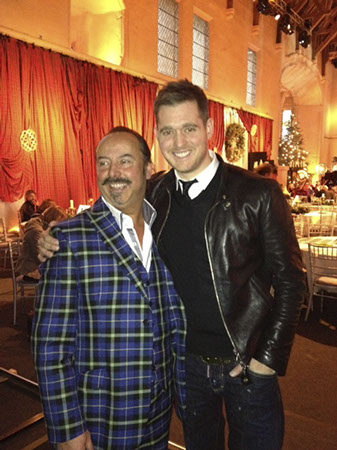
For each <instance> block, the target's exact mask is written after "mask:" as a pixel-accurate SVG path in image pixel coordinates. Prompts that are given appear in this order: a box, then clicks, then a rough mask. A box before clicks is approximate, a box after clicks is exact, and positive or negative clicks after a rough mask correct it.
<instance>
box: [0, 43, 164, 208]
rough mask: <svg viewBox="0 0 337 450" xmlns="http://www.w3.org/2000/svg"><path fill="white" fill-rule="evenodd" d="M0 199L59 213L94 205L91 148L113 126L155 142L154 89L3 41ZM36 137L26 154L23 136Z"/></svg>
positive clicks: (95, 193)
mask: <svg viewBox="0 0 337 450" xmlns="http://www.w3.org/2000/svg"><path fill="white" fill-rule="evenodd" d="M0 83H1V99H0V200H2V201H5V202H14V201H16V200H18V199H20V198H21V197H22V196H23V195H24V192H25V191H26V190H27V189H34V190H36V192H37V194H38V198H39V200H40V201H42V200H43V199H45V198H53V199H54V200H56V201H57V203H58V204H60V205H61V206H64V207H68V206H69V200H70V199H73V200H74V201H75V204H76V205H78V204H81V203H82V204H83V203H87V201H88V199H89V198H94V199H95V198H97V196H98V190H97V183H96V167H95V148H96V146H97V144H98V142H99V140H100V139H101V138H102V137H103V136H104V135H105V134H106V133H107V132H108V131H109V130H110V129H111V128H112V127H113V126H114V125H126V126H129V127H131V128H134V129H136V130H137V131H139V133H141V134H142V135H143V136H144V137H145V138H146V139H147V141H148V143H149V146H150V147H151V146H152V143H153V127H154V117H153V102H154V99H155V95H156V92H157V88H158V86H157V85H156V84H155V83H150V82H147V81H146V80H141V79H139V78H136V77H133V76H131V75H125V74H121V73H119V72H115V71H113V70H111V69H107V68H104V67H98V66H95V65H94V64H90V63H87V62H83V61H78V60H75V59H73V58H70V57H67V56H63V55H61V54H59V53H55V52H51V51H49V50H45V49H42V48H40V47H35V46H34V45H30V44H26V43H24V42H21V41H17V40H16V39H12V38H9V37H6V36H2V35H0ZM26 129H30V130H33V131H34V132H35V133H36V136H37V149H36V150H35V151H33V152H29V153H27V152H26V151H24V150H23V149H22V148H21V144H20V135H21V133H22V131H23V130H26Z"/></svg>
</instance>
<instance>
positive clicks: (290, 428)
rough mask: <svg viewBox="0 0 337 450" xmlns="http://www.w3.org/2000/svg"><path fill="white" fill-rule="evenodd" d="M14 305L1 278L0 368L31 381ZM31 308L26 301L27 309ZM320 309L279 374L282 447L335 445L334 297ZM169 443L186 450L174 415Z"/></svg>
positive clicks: (22, 324) (299, 449)
mask: <svg viewBox="0 0 337 450" xmlns="http://www.w3.org/2000/svg"><path fill="white" fill-rule="evenodd" d="M0 275H1V274H0ZM12 306H13V305H12V296H11V280H10V279H8V278H1V277H0V366H2V367H4V368H5V369H10V368H14V369H16V370H17V371H18V373H19V374H20V375H22V376H24V377H27V378H29V379H33V380H34V379H35V373H34V368H33V364H32V358H31V354H30V345H29V341H28V339H27V332H28V328H29V321H28V322H27V315H26V313H25V312H24V311H23V309H22V307H21V306H22V305H19V308H18V324H17V326H16V327H13V325H12ZM29 308H30V306H29V305H28V306H27V305H26V311H27V309H29ZM318 311H319V308H318V307H317V305H315V311H314V313H312V314H311V315H310V317H309V321H308V322H307V323H305V322H304V321H303V318H302V320H301V322H300V325H299V329H298V333H297V335H296V339H295V344H294V347H293V351H292V355H291V359H290V363H289V367H288V372H287V375H286V377H282V378H280V385H281V390H282V394H283V402H284V407H285V414H286V435H285V443H284V450H336V448H337V444H336V443H337V331H336V325H337V301H336V302H334V303H333V304H332V303H331V304H328V305H326V309H325V311H324V312H323V315H322V316H321V323H320V317H319V314H318ZM27 324H28V325H27ZM0 403H1V401H0ZM2 417H3V416H2ZM28 435H29V433H28ZM30 437H31V439H30V442H33V441H35V442H36V446H35V447H27V448H38V449H40V450H42V449H48V448H49V445H48V444H45V443H43V442H40V443H39V442H38V439H43V436H36V435H34V434H33V430H32V432H31V436H30ZM170 441H171V442H172V443H173V444H175V445H170V446H169V448H170V449H172V450H175V449H180V448H184V440H183V433H182V428H181V424H180V422H179V421H178V419H177V418H176V417H175V416H174V417H173V420H172V425H171V432H170ZM25 446H27V443H25V444H24V445H23V444H22V441H20V439H19V440H18V441H17V443H16V442H12V443H11V445H10V446H9V447H8V446H7V447H6V446H4V445H3V443H1V442H0V448H1V449H6V448H8V449H9V450H19V449H22V448H25Z"/></svg>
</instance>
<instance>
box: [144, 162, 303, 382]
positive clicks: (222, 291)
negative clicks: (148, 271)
mask: <svg viewBox="0 0 337 450" xmlns="http://www.w3.org/2000/svg"><path fill="white" fill-rule="evenodd" d="M219 160H220V164H221V166H222V168H221V169H222V175H221V182H220V186H219V189H218V195H217V200H216V202H215V203H214V205H213V206H212V207H211V208H210V210H209V212H208V215H207V218H206V221H205V238H206V243H207V251H208V257H209V263H210V267H211V273H212V277H213V283H214V288H215V293H216V297H217V301H218V305H219V312H220V315H221V317H222V321H223V324H224V327H225V328H226V330H227V332H228V334H229V336H230V339H231V341H232V344H233V348H234V352H235V354H236V356H237V360H238V361H239V362H240V363H241V364H243V365H244V366H245V365H246V364H247V363H248V362H249V360H250V359H251V357H254V358H255V359H257V360H258V361H260V362H261V363H263V364H266V365H267V366H269V367H271V368H273V369H274V370H275V371H276V372H277V373H278V374H279V375H284V374H285V372H286V367H287V363H288V359H289V355H290V350H291V346H292V344H293V340H294V336H295V331H296V327H297V323H298V319H299V314H300V309H301V304H302V300H303V293H304V272H303V267H302V260H301V253H300V250H299V246H298V243H297V239H296V235H295V231H294V226H293V220H292V217H291V214H290V210H289V206H288V204H287V202H286V200H285V197H284V195H283V193H282V191H281V189H280V187H279V185H278V183H277V182H275V181H274V180H271V179H267V178H262V177H260V176H257V175H255V174H253V173H252V172H249V171H247V170H244V169H240V168H238V167H235V166H232V165H229V164H226V163H224V162H223V160H222V159H221V158H219ZM175 188H176V184H175V175H174V172H173V170H171V171H170V172H169V173H168V174H167V175H166V176H165V177H161V178H160V179H159V181H157V183H154V185H153V186H152V188H151V192H150V195H149V200H150V201H151V203H152V204H153V206H154V207H155V209H156V211H157V218H156V220H155V222H154V224H153V227H152V231H153V234H154V237H155V239H156V241H157V242H159V241H160V235H161V231H162V229H163V227H164V225H165V222H166V218H167V215H168V213H169V210H170V204H171V192H172V190H173V189H175Z"/></svg>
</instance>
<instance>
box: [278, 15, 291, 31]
mask: <svg viewBox="0 0 337 450" xmlns="http://www.w3.org/2000/svg"><path fill="white" fill-rule="evenodd" d="M279 24H280V28H281V30H282V31H283V33H286V34H293V32H294V27H293V25H292V23H291V20H290V15H289V14H288V13H287V14H284V15H283V16H282V17H281V18H280V20H279Z"/></svg>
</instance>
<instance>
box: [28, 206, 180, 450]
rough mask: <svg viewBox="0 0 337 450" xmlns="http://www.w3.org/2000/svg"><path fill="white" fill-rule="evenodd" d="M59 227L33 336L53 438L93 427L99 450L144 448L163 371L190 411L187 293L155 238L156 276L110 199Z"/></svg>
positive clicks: (45, 268)
mask: <svg viewBox="0 0 337 450" xmlns="http://www.w3.org/2000/svg"><path fill="white" fill-rule="evenodd" d="M53 232H54V234H55V236H56V237H57V238H58V239H59V242H60V250H59V251H58V252H57V254H56V256H55V257H54V258H52V259H50V260H49V261H47V262H46V263H45V264H43V265H42V266H41V272H42V274H41V275H42V276H41V281H40V284H39V295H38V301H37V305H36V313H35V317H34V323H33V335H32V344H33V353H34V359H35V366H36V370H37V375H38V381H39V387H40V392H41V398H42V403H43V407H44V412H45V416H46V422H47V427H48V433H49V439H50V442H53V443H55V442H63V441H67V440H70V439H73V438H74V437H76V436H78V435H80V434H81V433H83V432H84V431H85V430H86V429H89V430H90V432H91V434H92V439H93V442H94V446H95V449H104V450H106V449H110V448H111V449H135V448H137V446H138V444H139V443H140V441H141V440H142V436H143V433H144V426H145V425H146V422H147V418H148V414H149V410H150V405H151V389H152V388H153V382H154V375H155V376H156V378H155V380H156V383H157V384H158V385H159V386H160V387H161V389H164V390H167V389H168V393H167V395H170V393H169V391H170V389H169V386H170V384H171V383H173V385H174V387H175V392H176V395H177V397H178V400H179V404H180V405H181V406H182V410H183V409H184V405H185V385H184V383H185V380H184V376H185V375H184V374H185V371H184V352H185V329H186V323H185V316H184V312H183V307H182V303H181V300H180V299H179V297H178V295H177V294H176V291H175V289H174V286H173V282H172V278H171V275H170V273H169V272H168V270H167V269H166V267H165V266H164V264H163V262H162V261H161V259H160V257H159V254H158V250H157V248H156V245H155V244H154V245H153V254H152V264H151V270H150V272H149V274H147V272H146V271H145V270H143V269H144V268H143V266H142V264H141V263H140V261H139V260H138V258H137V257H136V256H135V255H134V253H133V252H132V250H131V249H130V247H129V246H128V244H127V243H126V241H125V239H124V238H123V235H122V233H121V231H120V228H119V227H118V225H117V223H116V221H115V219H114V218H113V216H112V214H111V213H110V211H109V210H108V208H107V206H106V205H104V203H103V202H102V200H101V199H99V200H98V201H97V202H96V204H95V205H94V207H93V208H92V210H86V211H84V212H83V214H80V215H78V216H76V217H75V218H73V219H71V220H68V221H65V222H62V223H60V224H59V225H58V227H57V228H54V229H53ZM153 364H154V365H155V366H156V371H155V372H154V371H153V368H152V367H153ZM165 420H166V421H167V419H164V418H163V423H166V422H165ZM166 426H167V425H165V427H166ZM165 427H164V428H165ZM153 448H156V447H155V446H154V447H153Z"/></svg>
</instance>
